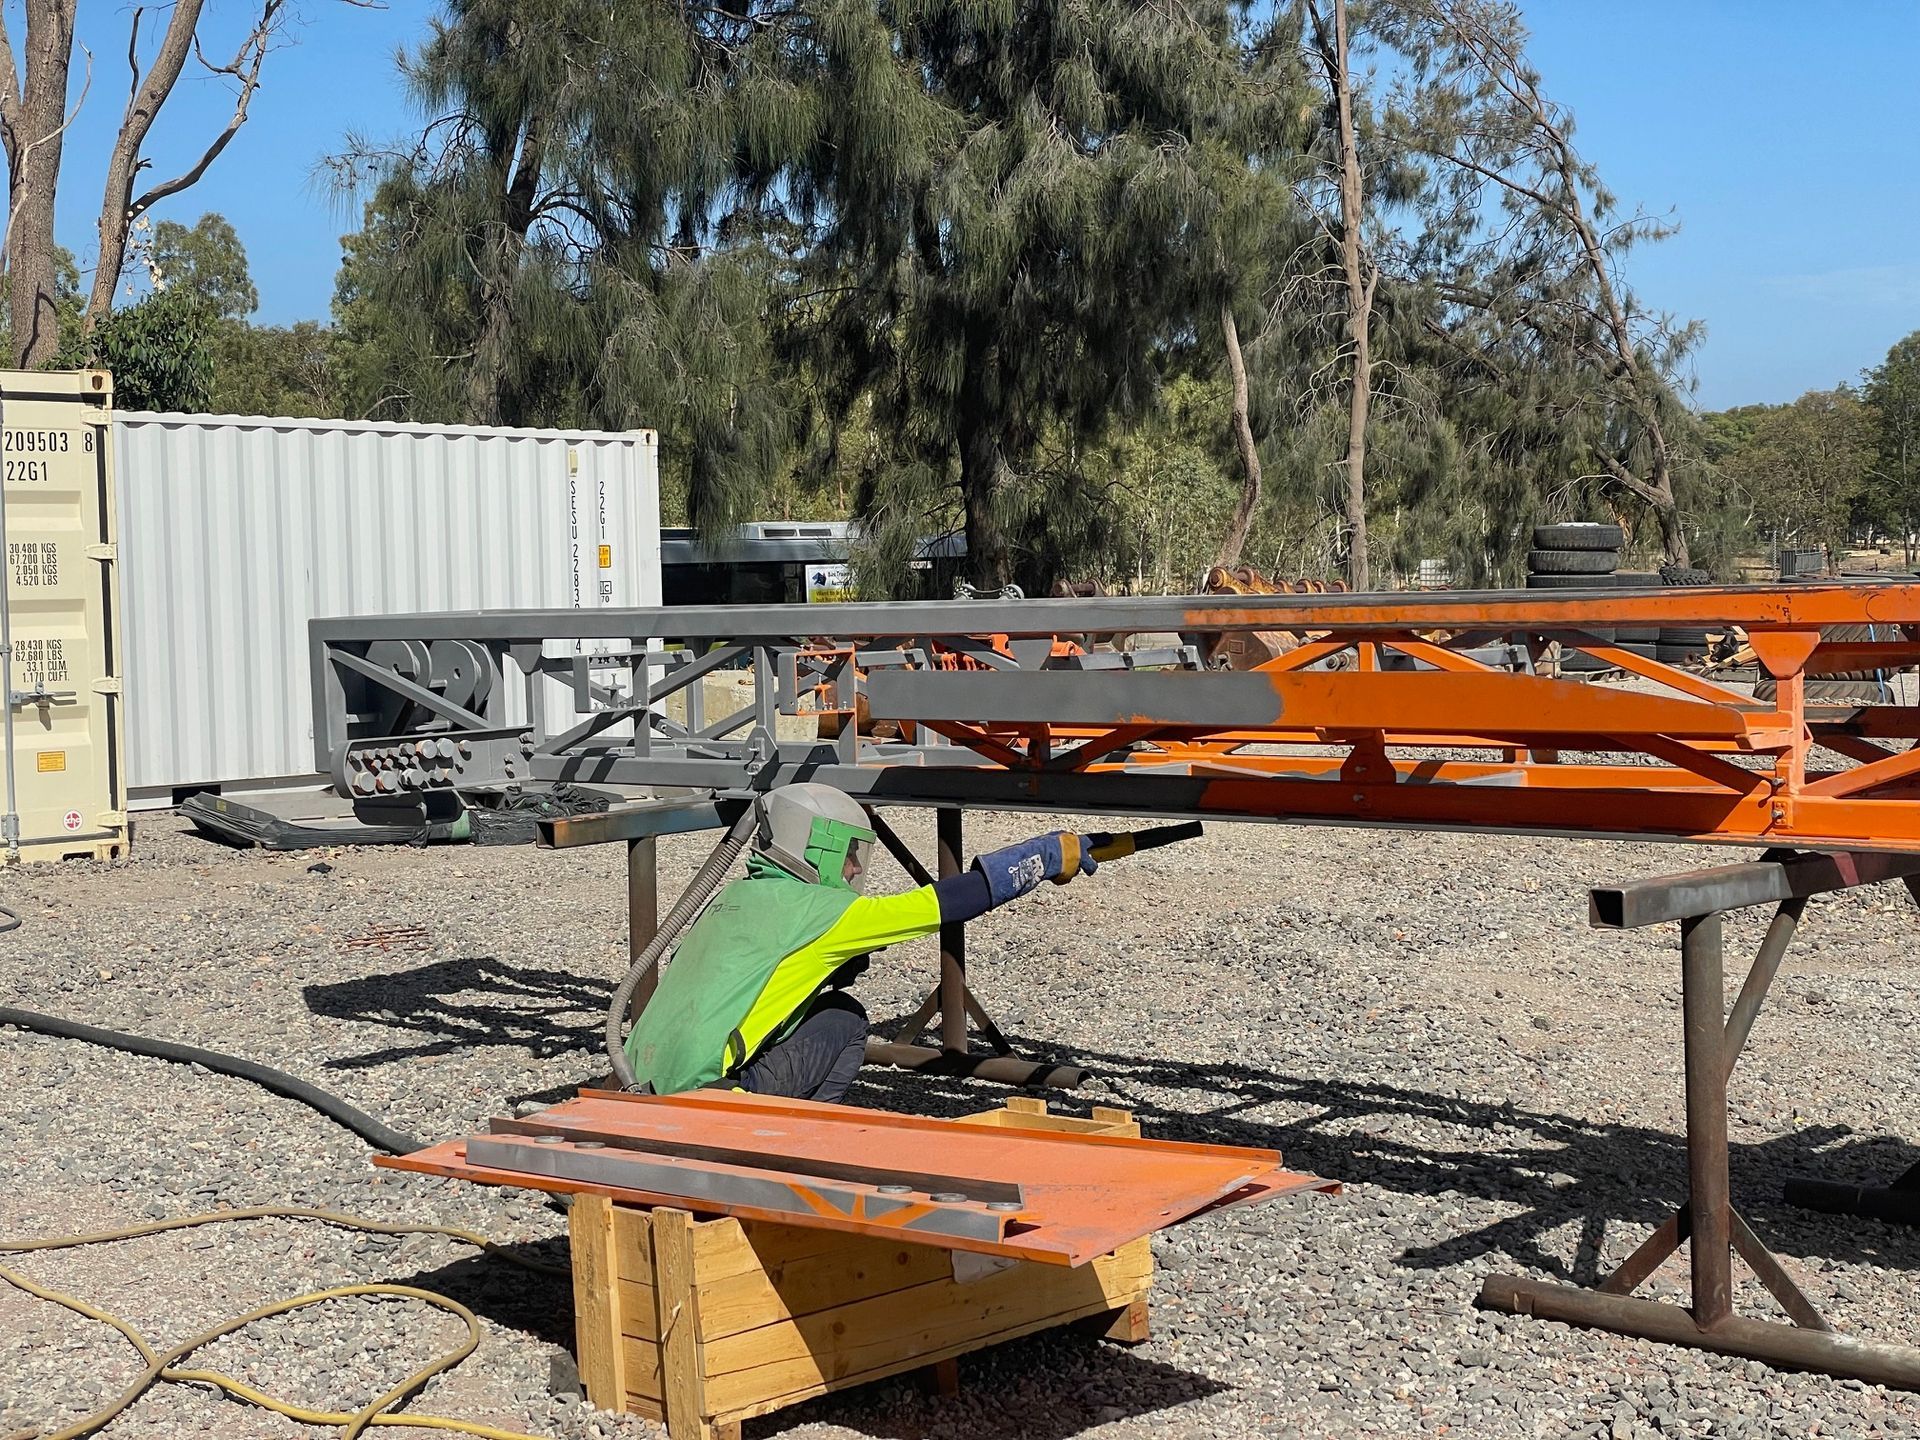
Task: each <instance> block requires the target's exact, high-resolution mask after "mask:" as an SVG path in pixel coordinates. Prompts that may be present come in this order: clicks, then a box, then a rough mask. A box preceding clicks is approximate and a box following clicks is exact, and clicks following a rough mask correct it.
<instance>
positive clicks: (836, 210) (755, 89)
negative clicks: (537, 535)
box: [16, 0, 1920, 591]
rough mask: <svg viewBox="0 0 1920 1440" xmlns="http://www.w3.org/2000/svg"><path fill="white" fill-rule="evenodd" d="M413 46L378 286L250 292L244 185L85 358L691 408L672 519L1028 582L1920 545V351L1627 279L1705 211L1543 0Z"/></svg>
mask: <svg viewBox="0 0 1920 1440" xmlns="http://www.w3.org/2000/svg"><path fill="white" fill-rule="evenodd" d="M248 53H249V54H251V53H252V52H248ZM256 58H257V57H256ZM250 63H251V62H250ZM399 82H400V83H401V84H402V85H403V86H404V87H405V88H406V90H407V92H408V93H409V95H410V96H411V98H412V99H413V101H414V103H415V105H416V107H417V111H418V114H419V125H418V129H417V130H416V131H415V132H413V133H409V134H404V135H401V136H399V137H394V138H391V139H387V138H369V137H360V138H354V139H351V140H350V141H349V142H348V143H347V144H346V146H345V147H344V149H343V150H342V152H341V153H340V154H339V155H338V156H337V157H335V159H334V160H333V161H332V162H331V163H332V166H333V173H334V175H335V177H336V180H337V183H338V189H339V194H340V196H341V197H342V198H343V199H344V200H346V201H348V202H349V203H350V204H351V205H352V206H353V208H354V209H355V210H356V211H357V212H358V214H359V217H360V220H359V224H358V228H357V229H356V230H355V231H354V233H352V234H350V235H347V236H345V237H344V238H343V241H342V259H341V265H340V269H339V273H338V276H337V279H336V285H335V295H334V304H333V311H332V314H331V316H330V317H328V318H327V319H326V320H324V321H322V320H310V321H302V322H300V323H298V324H294V325H289V326H261V325H255V324H253V323H252V322H251V317H252V316H253V315H254V314H255V312H256V311H257V308H258V303H259V296H258V292H257V289H256V288H255V286H254V284H253V281H252V278H251V276H250V274H249V270H248V266H247V259H246V252H245V249H244V247H243V246H242V244H241V240H240V237H239V236H238V235H237V234H235V233H234V230H233V227H232V226H231V225H229V224H228V223H227V222H226V221H225V220H224V219H223V218H222V217H221V216H219V215H215V214H208V215H203V216H201V217H200V218H199V219H198V220H197V221H196V222H195V223H193V224H191V225H188V224H186V223H184V222H183V221H179V220H174V219H163V220H160V221H159V222H158V223H157V224H156V225H154V226H152V228H151V229H150V230H149V229H148V228H146V223H145V222H144V221H142V220H140V219H139V218H138V217H134V218H133V219H131V220H130V222H129V223H130V227H131V228H130V231H129V234H130V236H131V244H130V250H129V254H130V263H129V271H130V273H131V274H132V275H133V277H134V278H135V279H136V280H137V279H138V277H139V276H140V275H141V274H142V273H144V274H145V275H146V276H147V277H148V279H150V281H151V286H150V287H149V289H150V293H148V294H146V295H145V297H144V298H141V299H139V300H138V302H137V303H135V304H130V305H122V306H121V307H120V308H119V309H115V310H110V311H106V312H100V313H95V312H93V311H90V309H89V300H88V297H87V296H86V294H85V293H84V292H83V288H82V281H83V279H84V277H83V276H82V275H81V274H79V273H77V272H76V271H75V269H74V267H73V266H72V264H71V260H70V259H69V261H68V262H67V269H66V270H60V269H59V268H58V265H57V264H56V265H55V269H54V270H53V271H50V272H49V274H51V275H52V277H53V278H52V279H50V280H45V281H44V283H43V281H42V278H41V277H38V273H37V272H36V278H35V279H34V282H33V283H34V284H35V286H36V287H37V291H36V293H37V294H39V295H40V296H41V299H42V302H43V303H44V304H45V305H47V306H49V307H51V310H50V313H53V314H55V315H56V316H57V317H59V319H58V324H59V329H60V335H61V343H60V349H59V354H60V356H61V357H62V358H63V359H69V360H76V361H78V360H86V359H92V360H104V361H108V362H110V363H114V364H115V365H116V366H118V367H120V368H121V369H123V371H124V376H125V378H124V379H123V381H122V394H123V395H139V396H142V397H144V399H143V402H142V403H153V404H168V405H176V406H180V407H183V408H191V407H195V406H210V407H212V408H215V409H220V410H227V411H258V412H268V413H284V414H297V415H341V416H356V417H359V416H364V417H373V418H381V419H420V420H432V421H458V422H467V423H486V424H511V425H553V426H591V427H601V428H615V429H618V428H627V427H634V426H653V427H657V428H658V429H659V430H660V432H661V435H662V439H663V458H664V461H665V479H666V486H667V502H668V507H669V511H670V513H671V514H672V515H673V516H674V517H675V518H680V519H687V520H690V521H691V522H693V523H695V524H697V525H700V526H703V527H706V528H708V529H714V528H717V527H721V526H725V525H728V524H730V523H733V522H735V521H737V520H740V519H744V518H748V517H750V516H752V515H754V514H756V513H760V514H767V513H772V514H779V513H786V514H794V515H798V514H805V515H808V516H826V515H849V516H851V517H854V518H858V519H861V520H862V521H864V522H865V536H866V541H865V544H866V550H867V553H866V554H865V555H864V556H863V558H862V563H861V575H862V583H863V584H864V585H866V586H868V587H869V588H871V589H874V590H876V591H884V590H886V589H888V588H889V587H893V586H897V585H901V584H903V583H904V582H905V579H906V575H907V568H908V565H909V563H910V560H911V556H912V554H913V549H914V544H915V542H916V541H917V540H919V539H922V538H925V537H927V536H930V535H935V534H941V533H946V532H950V531H958V532H961V533H964V535H965V537H966V541H967V550H968V555H969V557H970V558H969V568H970V570H971V572H972V577H971V578H972V579H973V581H974V582H975V583H976V584H979V585H987V586H997V585H1001V584H1005V583H1008V582H1014V581H1017V582H1018V583H1020V584H1021V585H1023V586H1026V587H1028V588H1029V589H1033V588H1039V587H1045V586H1048V585H1050V584H1051V583H1053V582H1054V581H1056V580H1058V579H1061V578H1074V579H1101V580H1105V581H1108V582H1116V583H1130V584H1135V585H1140V586H1146V587H1150V588H1157V589H1181V588H1185V587H1187V586H1190V585H1191V584H1193V583H1194V581H1195V579H1196V578H1197V576H1198V573H1199V572H1200V571H1201V570H1203V569H1204V568H1205V567H1206V565H1207V564H1209V563H1213V562H1219V561H1226V562H1233V561H1237V560H1241V559H1243V558H1244V559H1245V560H1247V561H1250V562H1251V563H1254V564H1257V565H1260V566H1261V567H1263V568H1266V569H1270V570H1274V571H1278V572H1282V573H1285V574H1289V575H1311V576H1318V577H1321V578H1331V577H1333V576H1336V575H1342V576H1344V577H1346V578H1348V579H1349V580H1350V581H1352V582H1355V583H1368V582H1371V583H1377V584H1388V585H1391V584H1397V583H1404V582H1405V581H1406V580H1407V579H1408V578H1409V577H1410V576H1411V575H1412V574H1413V573H1414V572H1415V571H1416V570H1417V569H1418V567H1419V566H1420V564H1421V562H1423V561H1425V560H1441V561H1444V562H1446V566H1447V568H1448V570H1449V571H1450V573H1451V574H1452V576H1453V577H1454V579H1455V581H1456V582H1457V583H1513V582H1515V581H1517V580H1518V579H1519V577H1520V574H1521V571H1522V569H1523V567H1524V557H1525V553H1526V549H1527V543H1528V536H1529V534H1530V531H1531V527H1532V525H1534V524H1535V523H1537V522H1540V521H1548V520H1563V519H1595V520H1600V519H1609V520H1616V521H1618V522H1620V523H1621V524H1622V525H1623V526H1624V527H1625V528H1626V530H1627V533H1628V535H1629V545H1630V548H1631V549H1632V551H1633V552H1634V554H1635V555H1636V556H1637V557H1638V558H1639V559H1640V560H1641V561H1642V562H1645V563H1648V564H1654V563H1659V562H1661V561H1671V562H1694V563H1700V564H1705V565H1708V566H1709V567H1720V568H1723V567H1725V566H1726V565H1727V564H1729V563H1730V561H1731V559H1732V557H1733V556H1734V555H1735V554H1736V553H1737V552H1738V551H1739V550H1740V549H1742V548H1743V547H1745V548H1747V549H1749V550H1751V549H1753V548H1755V547H1765V546H1767V545H1769V544H1773V543H1778V542H1779V541H1780V540H1781V539H1782V538H1783V537H1785V538H1787V539H1790V540H1791V542H1792V543H1801V541H1802V540H1804V541H1805V543H1822V544H1828V545H1835V546H1838V545H1841V544H1844V543H1845V542H1846V541H1848V540H1849V539H1850V538H1855V537H1857V536H1859V535H1860V534H1862V533H1864V532H1867V531H1878V532H1880V533H1884V534H1886V535H1891V536H1897V537H1900V538H1901V541H1902V544H1903V545H1904V546H1905V550H1906V554H1907V556H1908V559H1909V561H1911V560H1912V559H1913V550H1914V546H1915V545H1916V543H1920V337H1916V338H1913V339H1910V340H1908V341H1903V342H1902V343H1901V345H1899V346H1896V347H1895V348H1894V351H1893V352H1892V353H1890V354H1889V355H1888V356H1887V357H1886V359H1885V361H1884V362H1883V363H1882V364H1880V365H1879V366H1877V367H1875V368H1873V369H1872V370H1871V371H1869V372H1868V373H1866V374H1865V375H1864V376H1863V377H1862V383H1861V385H1860V386H1859V387H1858V388H1857V389H1854V388H1849V387H1847V386H1841V387H1839V388H1837V389H1835V390H1832V391H1825V392H1819V393H1817V394H1811V395H1809V396H1806V397H1803V398H1802V400H1800V401H1798V402H1795V404H1793V405H1791V406H1785V407H1758V408H1756V409H1753V410H1751V411H1736V412H1727V413H1725V414H1722V415H1717V416H1701V415H1699V414H1697V413H1696V412H1695V411H1694V410H1693V409H1692V408H1691V407H1690V405H1689V404H1688V403H1687V394H1686V387H1685V384H1684V383H1683V380H1682V366H1683V364H1684V362H1685V360H1686V357H1687V356H1688V354H1689V352H1690V351H1691V349H1692V347H1693V346H1694V345H1695V344H1696V343H1697V340H1698V338H1699V333H1700V332H1699V329H1698V327H1697V326H1695V325H1692V324H1689V323H1687V322H1685V321H1683V320H1677V319H1674V318H1672V317H1668V316H1665V315H1661V314H1658V313H1655V312H1653V311H1650V310H1649V309H1647V308H1646V307H1645V306H1644V305H1642V304H1641V302H1640V301H1639V300H1638V299H1637V297H1636V296H1635V294H1634V291H1633V289H1632V286H1631V283H1630V275H1631V271H1632V267H1633V256H1634V252H1635V249H1636V247H1638V246H1641V245H1645V244H1653V243H1658V242H1659V241H1661V240H1662V239H1663V238H1665V237H1666V236H1667V235H1669V234H1671V233H1672V230H1673V228H1674V226H1673V222H1672V221H1671V219H1670V218H1669V217H1664V216H1655V215H1649V214H1647V213H1644V212H1640V211H1637V210H1632V209H1626V208H1623V207H1622V206H1621V205H1620V203H1619V202H1618V201H1617V200H1616V199H1615V198H1614V196H1613V195H1612V194H1611V193H1610V192H1609V190H1608V187H1607V186H1606V184H1605V182H1604V181H1603V179H1602V177H1601V175H1600V173H1599V171H1598V169H1597V168H1596V166H1595V164H1594V163H1593V161H1592V160H1591V158H1590V157H1588V156H1586V155H1584V154H1583V153H1582V152H1581V150H1580V149H1579V148H1578V146H1577V144H1576V139H1575V135H1576V131H1575V125H1574V118H1573V116H1572V115H1571V114H1570V113H1569V112H1568V111H1567V109H1566V108H1565V107H1564V106H1563V105H1561V104H1559V103H1558V102H1557V101H1556V100H1555V99H1554V98H1553V94H1552V89H1551V85H1550V79H1549V77H1545V76H1543V75H1541V74H1540V73H1539V72H1538V70H1537V69H1536V68H1535V67H1534V66H1533V65H1532V63H1531V62H1530V60H1529V59H1528V55H1527V35H1526V32H1525V29H1524V27H1523V25H1522V24H1521V21H1520V17H1519V14H1518V12H1517V10H1516V9H1515V8H1514V7H1513V6H1512V5H1511V4H1508V3H1505V0H1371V3H1362V0H1280V3H1278V4H1276V5H1273V6H1262V7H1248V6H1243V5H1241V4H1239V3H1237V0H1200V3H1198V4H1189V5H1185V6H1178V7H1168V6H1166V5H1165V4H1163V3H1159V0H1072V3H1069V0H984V3H967V4H961V3H959V0H880V3H877V4H876V3H871V0H732V3H729V4H728V5H726V6H722V7H713V8H702V7H697V6H695V7H688V6H685V5H681V4H677V3H667V0H517V3H510V0H445V3H444V4H443V6H442V8H441V11H440V13H439V15H438V16H437V18H435V19H434V20H433V21H431V22H430V24H429V26H428V28H427V30H426V33H425V34H424V36H423V38H422V39H421V40H420V42H419V43H418V44H417V45H415V46H413V47H410V48H409V49H408V50H407V51H406V52H405V53H404V54H403V55H402V57H401V59H400V67H399ZM36 263H37V262H36ZM62 276H65V277H66V278H65V279H62V278H61V277H62ZM136 288H138V287H136ZM18 349H19V347H18V345H16V351H18Z"/></svg>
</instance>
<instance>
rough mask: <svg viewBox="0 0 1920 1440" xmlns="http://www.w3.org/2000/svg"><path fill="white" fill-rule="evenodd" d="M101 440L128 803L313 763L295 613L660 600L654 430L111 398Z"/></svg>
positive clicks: (292, 777)
mask: <svg viewBox="0 0 1920 1440" xmlns="http://www.w3.org/2000/svg"><path fill="white" fill-rule="evenodd" d="M114 445H115V451H116V465H117V468H118V470H119V476H120V536H121V555H122V571H123V574H122V587H123V592H124V605H125V620H124V630H125V636H126V655H125V661H126V666H125V670H126V714H127V772H128V790H129V797H130V798H129V804H130V805H131V806H133V807H134V808H142V807H147V808H151V807H154V806H164V805H168V804H171V803H173V801H174V799H175V796H176V794H177V793H178V792H180V791H183V790H188V789H192V788H197V787H213V786H219V787H223V788H227V789H234V788H240V787H246V786H254V787H259V786H262V785H268V784H286V783H295V782H298V781H300V780H302V779H305V778H308V777H310V776H311V775H312V773H313V763H314V754H313V715H312V682H311V677H310V674H309V669H308V657H307V622H308V621H309V620H312V619H315V618H317V617H320V616H340V615H380V614H396V613H408V612H416V611H432V610H499V609H508V608H512V609H521V608H542V609H566V608H577V609H584V608H595V607H601V606H618V607H627V606H643V605H658V604H659V603H660V481H659V463H658V462H659V444H658V438H657V436H656V434H655V432H654V431H651V430H635V431H630V432H626V433H622V434H609V433H605V432H595V431H555V430H504V429H483V428H472V427H459V426H445V425H391V424H374V423H368V422H358V421H337V420H283V419H258V418H250V417H236V416H211V415H158V414H146V413H141V412H124V413H120V414H116V415H115V416H114ZM606 648H612V647H611V646H609V647H606ZM560 649H561V647H554V648H553V652H552V653H559V652H560ZM568 653H578V652H577V649H576V650H569V651H568ZM518 688H519V687H517V686H509V690H510V692H512V693H514V694H516V695H517V694H518ZM546 688H547V690H548V692H549V699H548V700H547V701H546V704H547V706H548V711H547V713H546V715H545V716H543V717H542V719H543V721H544V723H545V725H546V726H547V727H548V729H549V730H555V729H564V728H566V726H568V725H570V724H572V723H573V721H574V716H573V710H572V703H571V701H570V699H568V698H567V697H566V696H565V694H564V693H563V692H564V687H562V686H558V685H552V684H549V685H548V686H547V687H546ZM515 703H516V704H517V703H518V701H517V700H516V702H515ZM523 718H524V717H523V716H519V715H515V716H513V717H512V719H511V720H510V721H509V723H516V722H517V721H519V720H520V719H523Z"/></svg>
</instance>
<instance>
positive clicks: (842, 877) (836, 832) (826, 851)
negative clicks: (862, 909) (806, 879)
mask: <svg viewBox="0 0 1920 1440" xmlns="http://www.w3.org/2000/svg"><path fill="white" fill-rule="evenodd" d="M874 838H875V836H874V833H873V831H872V830H871V829H870V828H868V827H867V826H865V825H850V824H848V823H847V822H846V821H844V820H828V819H826V818H825V817H816V818H815V819H814V822H813V827H812V829H810V830H809V831H808V832H807V853H806V856H805V859H806V862H807V863H808V864H809V865H811V866H813V868H814V871H815V872H816V873H817V874H818V875H819V876H820V883H821V884H822V885H832V886H835V887H836V888H838V889H841V890H858V889H860V888H861V887H860V881H859V878H858V877H857V876H856V878H855V880H854V883H853V884H851V885H849V884H848V883H847V878H846V875H847V858H848V857H849V856H851V857H852V858H853V862H854V864H855V865H856V866H857V867H859V871H860V873H861V874H863V875H864V874H865V873H866V868H867V862H868V861H869V860H870V859H872V858H873V842H874Z"/></svg>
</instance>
